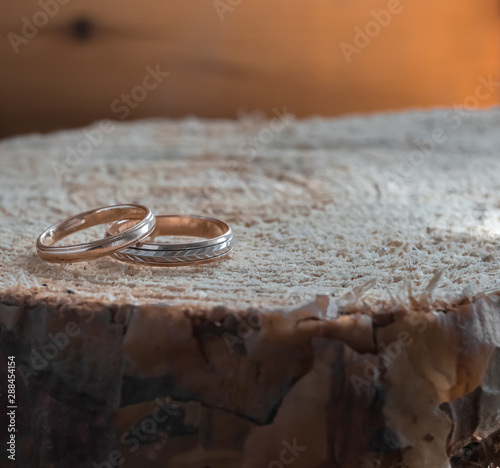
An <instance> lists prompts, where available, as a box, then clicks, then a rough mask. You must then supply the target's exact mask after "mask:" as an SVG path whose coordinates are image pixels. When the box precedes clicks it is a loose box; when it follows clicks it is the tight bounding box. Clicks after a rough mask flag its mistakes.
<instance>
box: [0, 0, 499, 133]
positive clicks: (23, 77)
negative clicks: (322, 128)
mask: <svg viewBox="0 0 500 468" xmlns="http://www.w3.org/2000/svg"><path fill="white" fill-rule="evenodd" d="M221 1H222V2H225V3H226V4H229V0H221ZM231 1H234V0H231ZM234 3H235V4H236V3H238V2H234ZM239 3H240V4H238V5H237V6H235V7H234V8H233V7H232V10H230V11H226V12H225V14H224V20H223V21H221V20H220V18H219V16H218V14H217V11H216V8H215V7H214V2H212V1H204V0H203V1H202V0H194V1H190V2H179V1H176V2H173V1H172V2H164V1H160V0H144V1H141V2H133V1H127V2H124V1H119V0H110V1H107V2H104V3H103V2H101V1H98V0H87V1H83V0H71V1H70V2H68V3H67V4H66V5H61V6H60V9H59V13H58V14H57V15H56V16H55V17H54V18H52V19H50V21H49V23H48V24H47V26H45V27H43V28H41V29H40V31H39V33H38V34H37V35H36V37H34V38H33V39H31V40H30V41H29V43H28V44H25V45H24V44H23V45H21V46H20V48H19V53H18V54H15V53H14V51H13V48H12V47H11V45H10V44H9V41H8V40H3V41H2V42H1V44H0V61H1V63H2V72H1V74H0V102H1V106H0V132H1V134H3V135H6V134H10V133H15V132H23V131H24V132H25V131H33V130H48V129H55V128H59V127H68V126H76V125H82V124H86V123H89V122H91V121H93V120H96V119H98V118H103V117H112V118H115V119H116V118H120V116H121V115H122V114H121V113H115V112H113V111H112V110H111V105H112V103H113V102H114V101H115V100H116V99H117V98H119V97H120V95H121V94H122V93H127V92H130V90H131V89H132V88H133V87H135V86H137V85H139V84H140V83H141V82H142V80H143V78H144V75H145V73H146V72H145V69H146V67H147V66H153V67H154V66H155V65H156V64H160V65H161V67H162V69H164V70H166V71H168V72H169V73H170V76H169V77H168V78H167V79H166V80H165V81H164V82H163V83H162V84H161V85H160V86H159V87H158V88H157V89H155V90H154V91H152V92H151V93H149V95H148V96H147V98H146V99H145V100H144V101H142V102H141V103H140V104H139V105H138V106H137V108H135V109H132V110H131V112H130V115H129V117H128V118H139V117H145V116H183V115H188V114H195V115H199V116H204V117H230V118H232V117H235V115H236V114H237V112H238V111H240V110H241V111H246V112H249V111H254V110H262V111H263V112H265V113H266V114H268V115H270V114H271V113H272V110H273V108H282V107H284V106H286V107H287V108H288V110H289V112H291V113H294V114H296V115H298V116H304V115H311V114H323V115H333V114H340V113H346V112H347V113H349V112H365V111H372V110H382V109H395V108H404V107H407V106H424V107H427V106H444V105H448V106H450V105H454V104H461V103H463V102H464V100H466V99H467V98H468V97H469V96H471V95H472V96H473V95H474V92H475V89H476V86H477V80H478V77H480V76H484V77H486V76H489V75H493V76H495V77H497V78H498V76H499V73H500V12H499V10H500V7H499V5H498V0H483V1H481V2H477V1H476V0H463V1H460V2H456V1H455V0H442V1H440V2H437V3H436V2H434V1H432V0H420V1H418V2H416V1H413V2H411V1H410V0H401V2H400V5H401V9H402V12H401V13H399V14H397V15H393V17H392V20H391V21H389V22H388V25H387V26H384V27H382V28H381V32H380V33H379V34H378V35H377V36H376V37H374V38H373V39H371V41H370V43H369V45H368V46H367V47H366V48H365V49H363V50H362V53H360V54H359V55H358V54H356V55H354V56H353V57H352V58H353V60H352V63H347V61H346V59H345V57H344V55H343V54H342V52H341V49H340V44H341V43H342V42H348V43H350V44H353V40H354V37H355V31H354V29H355V28H356V27H359V28H361V29H365V27H366V25H367V24H368V23H369V22H370V21H373V17H372V14H371V11H377V12H378V11H380V10H382V9H387V8H388V5H390V4H393V3H394V2H391V1H387V0H376V1H372V2H370V3H369V5H368V4H366V3H364V2H350V1H349V2H348V1H342V0H335V1H326V0H310V1H302V0H251V1H250V0H245V1H243V2H239ZM1 8H2V14H1V15H0V34H1V36H2V37H4V38H5V37H6V36H7V34H8V33H10V32H15V33H17V34H20V33H21V27H22V25H23V21H22V18H23V17H27V18H28V19H32V18H33V15H34V14H35V13H36V12H37V11H39V10H40V6H39V4H38V3H37V2H36V1H35V0H22V1H19V2H11V3H9V4H8V6H7V4H5V5H3V6H2V7H1ZM82 24H83V26H82ZM85 24H87V25H88V27H86V26H85ZM75 31H76V32H75ZM75 35H76V36H75ZM75 37H79V38H80V39H79V40H77V39H75ZM498 102H499V95H498V92H497V91H496V90H495V92H493V93H491V94H490V95H489V96H487V97H486V98H484V99H482V100H481V101H480V103H479V105H480V106H486V105H490V104H493V103H498Z"/></svg>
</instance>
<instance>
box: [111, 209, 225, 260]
mask: <svg viewBox="0 0 500 468" xmlns="http://www.w3.org/2000/svg"><path fill="white" fill-rule="evenodd" d="M129 227H130V221H128V220H122V221H118V222H116V223H113V224H111V225H110V226H108V228H107V230H106V236H115V235H117V234H119V233H120V232H122V231H124V230H126V229H127V228H129ZM158 236H189V237H202V238H205V239H208V240H205V241H199V242H187V243H183V244H170V243H154V242H139V243H137V244H135V245H132V246H129V247H127V248H125V249H121V250H120V251H118V252H115V253H114V254H113V256H114V257H115V258H117V259H119V260H122V261H126V262H131V263H139V264H141V265H148V266H180V265H187V264H193V263H200V262H206V261H208V260H214V259H216V258H220V257H222V256H224V255H226V254H228V253H229V252H230V251H231V250H232V248H233V231H232V230H231V227H230V226H229V225H228V224H226V223H225V222H223V221H220V220H218V219H214V218H206V217H204V216H195V215H189V216H182V215H162V216H157V217H156V228H155V230H154V231H153V233H152V234H151V236H150V237H151V238H154V237H158Z"/></svg>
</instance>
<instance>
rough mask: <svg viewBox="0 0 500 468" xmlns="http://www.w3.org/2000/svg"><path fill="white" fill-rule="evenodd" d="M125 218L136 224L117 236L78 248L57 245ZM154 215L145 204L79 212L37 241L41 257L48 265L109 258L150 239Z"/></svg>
mask: <svg viewBox="0 0 500 468" xmlns="http://www.w3.org/2000/svg"><path fill="white" fill-rule="evenodd" d="M122 219H127V220H132V221H136V220H139V222H138V223H133V222H132V223H131V225H130V226H129V227H128V228H127V229H125V230H123V232H120V233H118V234H116V235H114V236H111V237H106V238H104V239H100V240H98V241H95V242H90V243H87V244H78V245H67V246H59V247H57V246H55V245H54V244H56V243H57V242H59V241H60V240H61V239H64V238H65V237H67V236H69V235H71V234H74V233H75V232H78V231H83V230H84V229H88V228H91V227H93V226H97V225H99V224H106V223H110V222H113V221H118V220H122ZM155 225H156V219H155V216H154V214H153V212H152V211H151V210H150V209H149V208H148V207H147V206H143V205H115V206H106V207H103V208H97V209H95V210H91V211H87V212H85V213H80V214H78V215H76V216H72V217H71V218H68V219H66V220H64V221H60V222H59V223H57V224H54V225H53V226H51V227H50V228H48V229H47V230H46V231H44V232H43V233H42V234H40V237H39V238H38V240H37V242H36V248H37V252H38V255H39V256H40V257H41V258H42V259H43V260H46V261H48V262H57V263H69V262H81V261H84V260H91V259H95V258H100V257H104V256H106V255H110V254H112V253H113V252H116V251H117V250H120V249H123V248H125V247H128V246H130V245H133V244H135V243H137V242H139V241H140V240H142V239H144V238H146V237H148V236H149V235H150V234H151V233H152V232H153V230H154V228H155Z"/></svg>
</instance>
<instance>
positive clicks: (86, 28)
mask: <svg viewBox="0 0 500 468" xmlns="http://www.w3.org/2000/svg"><path fill="white" fill-rule="evenodd" d="M94 30H95V25H94V23H93V21H91V20H90V19H88V18H77V19H75V20H74V21H73V23H72V24H71V26H70V34H71V37H72V38H73V39H74V40H75V41H88V40H89V39H90V38H91V37H92V36H93V34H94Z"/></svg>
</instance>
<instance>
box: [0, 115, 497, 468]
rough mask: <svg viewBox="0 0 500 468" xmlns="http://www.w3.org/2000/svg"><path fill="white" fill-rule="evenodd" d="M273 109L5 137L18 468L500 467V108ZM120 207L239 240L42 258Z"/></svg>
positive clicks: (5, 286) (5, 233)
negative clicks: (171, 252) (170, 252)
mask: <svg viewBox="0 0 500 468" xmlns="http://www.w3.org/2000/svg"><path fill="white" fill-rule="evenodd" d="M278 115H279V116H278V117H276V118H275V119H273V120H271V121H269V120H260V119H259V118H258V117H252V116H247V117H244V118H242V119H241V120H239V121H237V122H229V121H200V120H197V119H186V120H182V121H167V120H154V121H144V122H138V123H133V124H123V123H122V124H116V123H110V122H100V123H97V124H95V125H94V126H92V127H90V128H87V129H84V130H75V131H69V132H59V133H55V134H51V135H47V136H40V135H32V136H28V137H21V138H14V139H10V140H5V141H3V142H1V143H0V163H1V165H2V172H1V174H0V200H1V204H0V239H1V243H0V262H1V265H2V269H1V276H0V350H1V352H0V360H1V361H0V362H1V365H0V394H1V396H0V400H1V411H2V414H6V412H7V411H8V410H7V406H9V401H8V399H7V397H8V396H9V393H8V391H7V390H8V388H9V387H8V381H9V377H11V376H12V374H11V373H10V372H9V370H10V369H12V362H15V369H16V372H15V377H16V393H15V397H16V398H15V405H16V406H17V407H16V408H15V412H14V415H15V419H14V421H15V424H16V428H17V432H16V433H15V435H16V452H15V458H16V460H15V462H13V461H10V460H9V459H8V456H9V454H10V452H8V451H6V448H9V446H8V445H7V441H8V440H9V437H10V436H11V433H10V432H8V427H9V423H10V421H11V419H10V418H8V421H7V422H6V423H2V425H1V426H0V439H1V440H2V445H1V447H2V448H1V456H2V461H1V466H7V467H10V466H22V467H43V468H46V467H47V468H48V467H57V468H59V467H61V468H65V467H77V468H80V467H81V468H84V467H85V468H87V467H101V468H109V467H115V466H121V467H126V468H136V467H142V466H145V465H147V466H149V467H152V468H160V467H161V468H167V467H168V468H207V467H211V468H237V467H244V468H260V467H272V468H276V467H284V466H288V465H291V464H292V463H293V466H294V467H297V468H300V467H304V468H306V467H307V468H351V467H352V468H354V467H363V468H375V467H377V468H403V467H404V468H441V467H442V468H445V467H453V468H459V467H460V468H461V467H475V466H482V467H490V466H491V467H496V466H497V464H499V463H500V288H499V287H498V259H499V248H498V233H499V232H500V205H499V200H500V195H499V193H500V178H499V177H498V176H499V175H500V160H499V158H498V156H499V155H498V148H499V147H500V133H499V132H498V126H499V124H500V112H498V111H485V112H480V113H468V112H464V111H461V110H459V109H457V110H454V111H451V110H450V111H434V112H428V113H420V112H413V113H403V114H394V115H382V116H380V115H379V116H373V117H368V118H361V117H351V118H344V119H340V120H324V119H308V120H300V121H297V120H294V119H293V118H292V117H291V116H288V115H286V113H283V112H279V113H278ZM126 202H140V203H143V204H146V205H148V206H150V207H151V208H152V209H153V210H154V211H155V212H156V213H157V214H169V213H170V214H176V213H184V214H188V213H194V214H201V215H207V216H215V217H218V218H221V219H224V220H225V221H227V222H228V223H230V224H231V225H232V227H233V230H234V232H235V237H236V244H235V249H234V251H233V252H232V253H231V254H230V256H229V257H228V258H226V259H224V260H221V261H218V262H216V263H212V264H203V265H197V266H193V267H176V268H166V269H165V268H146V267H141V266H135V265H132V264H127V263H121V262H119V261H118V260H115V259H113V258H111V257H108V258H103V259H100V260H98V261H94V262H84V263H79V264H70V265H63V266H61V265H56V264H49V263H45V262H43V261H42V260H40V259H39V258H38V257H37V256H36V253H35V251H34V244H35V240H36V237H37V236H38V234H39V233H40V232H41V231H42V230H43V229H44V228H46V227H47V226H48V225H50V224H52V223H54V222H56V221H58V220H60V219H62V218H64V217H67V216H70V215H72V214H75V213H77V212H81V211H85V210H87V209H90V208H93V207H97V206H102V205H107V204H115V203H126ZM102 233H103V228H100V229H97V230H94V231H93V232H89V233H82V234H81V235H79V238H80V240H90V239H92V238H95V236H101V235H102ZM76 240H78V239H76ZM9 357H13V359H10V358H9ZM4 419H5V418H4V417H2V421H3V420H4Z"/></svg>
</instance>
